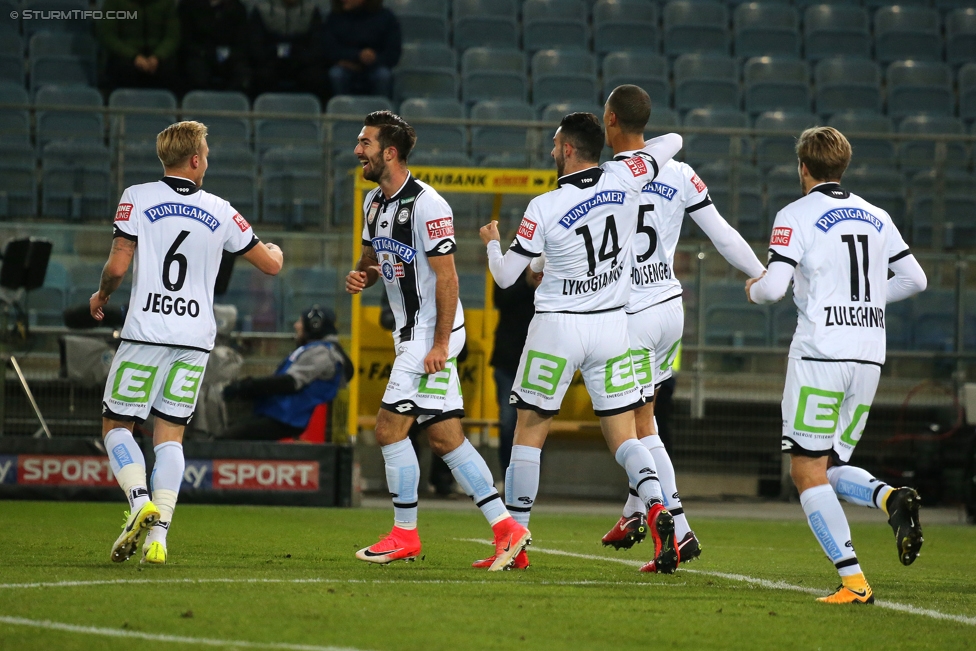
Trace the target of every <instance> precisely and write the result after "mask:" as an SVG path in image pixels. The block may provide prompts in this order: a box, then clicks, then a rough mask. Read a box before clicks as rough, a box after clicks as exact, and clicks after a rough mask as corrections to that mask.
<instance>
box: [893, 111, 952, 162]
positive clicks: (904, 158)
mask: <svg viewBox="0 0 976 651" xmlns="http://www.w3.org/2000/svg"><path fill="white" fill-rule="evenodd" d="M898 132H899V133H913V134H940V135H942V134H960V135H961V134H965V133H966V129H965V127H963V124H962V121H960V120H959V119H958V118H951V117H945V116H938V115H913V116H911V117H907V118H905V119H904V120H902V121H901V124H900V125H899V126H898ZM898 156H899V159H900V162H901V168H902V169H903V170H906V171H919V170H924V169H928V168H930V167H931V166H932V165H935V164H936V143H935V142H934V141H924V140H922V141H918V140H916V141H911V140H910V141H907V142H903V143H901V146H900V147H899V152H898ZM945 163H946V166H947V167H953V168H956V169H962V168H965V167H968V163H969V156H968V154H967V151H966V145H965V144H963V143H961V142H947V143H946V160H945Z"/></svg>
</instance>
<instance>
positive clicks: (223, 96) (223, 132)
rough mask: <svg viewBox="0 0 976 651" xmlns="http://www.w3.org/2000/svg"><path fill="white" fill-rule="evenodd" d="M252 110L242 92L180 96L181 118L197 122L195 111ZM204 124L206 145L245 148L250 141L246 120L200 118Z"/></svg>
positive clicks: (193, 93) (195, 93) (248, 123)
mask: <svg viewBox="0 0 976 651" xmlns="http://www.w3.org/2000/svg"><path fill="white" fill-rule="evenodd" d="M250 110H251V103H250V101H249V100H248V99H247V95H245V94H244V93H238V92H235V91H230V90H225V91H221V90H191V91H190V92H189V93H187V94H186V95H184V96H183V119H184V120H195V119H198V118H197V116H195V115H194V113H193V112H194V111H241V112H248V111H250ZM199 119H200V120H201V121H202V122H205V123H206V125H207V143H208V144H209V145H210V146H213V145H219V144H237V145H247V144H249V143H250V141H251V121H250V119H249V118H243V117H241V118H222V117H214V116H207V117H200V118H199Z"/></svg>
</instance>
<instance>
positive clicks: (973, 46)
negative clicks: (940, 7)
mask: <svg viewBox="0 0 976 651" xmlns="http://www.w3.org/2000/svg"><path fill="white" fill-rule="evenodd" d="M945 33H946V61H948V62H949V64H950V65H959V64H961V63H967V62H971V61H976V8H973V7H968V8H966V9H956V10H955V11H953V12H952V13H950V14H949V15H948V16H946V21H945Z"/></svg>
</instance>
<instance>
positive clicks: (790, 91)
mask: <svg viewBox="0 0 976 651" xmlns="http://www.w3.org/2000/svg"><path fill="white" fill-rule="evenodd" d="M744 77H745V106H746V111H747V112H748V113H753V114H755V113H763V112H765V111H809V110H810V95H811V93H810V70H809V68H807V64H806V62H805V61H800V60H798V59H786V58H782V59H775V58H773V57H755V58H753V59H749V60H748V61H746V65H745V69H744Z"/></svg>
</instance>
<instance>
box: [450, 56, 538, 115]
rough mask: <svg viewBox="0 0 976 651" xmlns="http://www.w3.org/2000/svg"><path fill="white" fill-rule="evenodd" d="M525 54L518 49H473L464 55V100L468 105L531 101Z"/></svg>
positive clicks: (462, 95)
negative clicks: (500, 101) (483, 102)
mask: <svg viewBox="0 0 976 651" xmlns="http://www.w3.org/2000/svg"><path fill="white" fill-rule="evenodd" d="M526 65H527V62H526V58H525V53H524V52H522V51H521V50H516V49H514V48H493V47H472V48H468V49H467V50H465V52H464V54H463V55H462V56H461V98H462V99H463V100H464V101H465V102H480V101H482V100H515V101H519V102H524V101H526V100H528V98H529V79H528V75H526Z"/></svg>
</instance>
